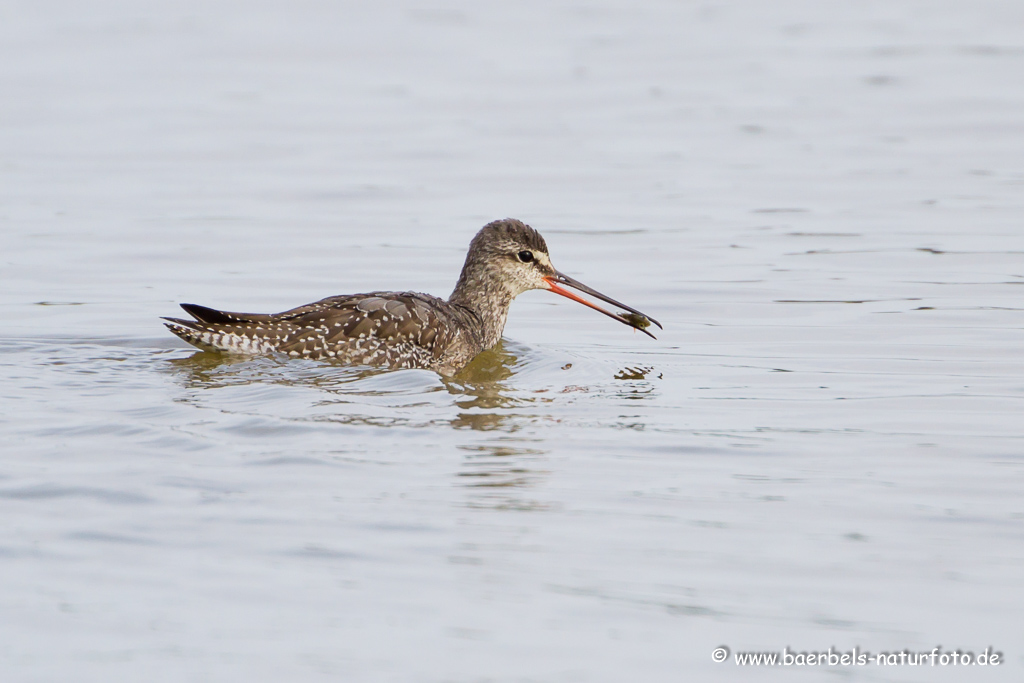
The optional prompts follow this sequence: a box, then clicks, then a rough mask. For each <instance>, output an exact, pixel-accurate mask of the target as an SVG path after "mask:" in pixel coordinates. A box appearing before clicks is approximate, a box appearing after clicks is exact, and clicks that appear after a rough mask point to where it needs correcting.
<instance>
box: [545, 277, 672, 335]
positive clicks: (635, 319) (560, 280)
mask: <svg viewBox="0 0 1024 683" xmlns="http://www.w3.org/2000/svg"><path fill="white" fill-rule="evenodd" d="M544 282H545V283H546V284H547V289H548V291H549V292H554V293H555V294H561V295H562V296H564V297H566V298H569V299H572V300H573V301H578V302H579V303H581V304H583V305H584V306H588V307H590V308H593V309H594V310H595V311H599V312H601V313H604V314H605V315H606V316H608V317H609V318H614V319H615V320H618V321H619V322H620V323H622V324H623V325H629V326H630V327H632V328H633V329H635V330H640V331H641V332H643V333H644V334H646V335H647V336H648V337H650V338H651V339H657V337H655V336H654V335H653V334H651V333H650V332H648V331H647V328H648V327H650V325H651V323H654V324H655V325H657V326H658V327H659V328H661V329H665V328H664V327H661V323H659V322H658V321H657V320H655V319H654V318H652V317H651V316H649V315H647V314H645V313H641V312H640V311H638V310H636V309H635V308H630V307H629V306H627V305H626V304H623V303H620V302H618V301H616V300H615V299H612V298H611V297H608V296H605V295H604V294H602V293H601V292H599V291H597V290H596V289H591V288H590V287H587V286H586V285H585V284H583V283H582V282H580V281H579V280H574V279H572V278H571V277H569V276H568V275H563V274H562V273H559V272H558V271H557V270H556V271H555V274H554V275H549V276H547V277H545V278H544ZM561 285H567V286H569V287H572V288H573V289H577V290H579V291H581V292H583V293H584V294H589V295H590V296H592V297H594V298H597V299H600V300H601V301H604V302H606V303H609V304H611V305H612V306H617V307H619V308H621V309H622V310H624V311H628V312H627V313H612V312H611V311H608V310H605V309H603V308H601V307H600V306H598V305H597V304H595V303H591V302H590V301H587V300H586V299H584V298H583V297H581V296H576V295H575V294H573V293H572V292H570V291H569V290H568V289H565V287H562V286H561Z"/></svg>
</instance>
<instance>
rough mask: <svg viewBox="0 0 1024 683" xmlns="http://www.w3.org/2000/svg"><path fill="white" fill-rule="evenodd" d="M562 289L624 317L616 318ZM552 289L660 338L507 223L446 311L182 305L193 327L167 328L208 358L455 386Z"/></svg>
mask: <svg viewBox="0 0 1024 683" xmlns="http://www.w3.org/2000/svg"><path fill="white" fill-rule="evenodd" d="M563 285H565V286H568V287H572V288H574V289H576V290H578V291H580V292H583V293H585V294H589V295H590V296H592V297H595V298H597V299H600V300H602V301H604V302H607V303H609V304H611V305H613V306H617V307H618V308H620V309H622V310H623V311H624V312H623V313H612V312H611V311H608V310H605V309H604V308H601V307H600V306H598V305H597V304H594V303H592V302H590V301H587V300H586V299H584V298H582V297H580V296H577V295H576V294H574V293H572V292H570V291H569V290H567V289H565V288H564V287H563ZM530 289H546V290H548V291H549V292H554V293H555V294H561V295H562V296H565V297H568V298H570V299H572V300H574V301H578V302H579V303H581V304H584V305H586V306H589V307H590V308H593V309H594V310H597V311H600V312H601V313H604V314H605V315H607V316H609V317H611V318H614V319H615V320H618V321H619V322H621V323H625V324H626V325H629V326H630V327H633V328H635V329H638V330H640V331H641V332H643V333H644V334H646V335H648V336H650V337H652V338H653V337H654V335H653V334H651V333H650V332H648V331H647V329H646V328H647V327H648V326H649V325H650V324H651V323H654V324H655V325H657V326H658V327H661V323H659V322H658V321H657V320H655V319H654V318H651V317H650V316H648V315H645V314H643V313H641V312H640V311H638V310H636V309H634V308H630V307H629V306H626V305H625V304H621V303H619V302H618V301H615V300H614V299H611V298H609V297H607V296H605V295H604V294H601V293H600V292H598V291H595V290H593V289H591V288H590V287H587V286H586V285H584V284H583V283H582V282H578V281H577V280H574V279H572V278H571V277H569V276H568V275H563V274H562V273H560V272H558V271H557V270H555V268H554V266H552V265H551V259H550V258H549V257H548V247H547V244H546V243H545V242H544V238H543V237H541V235H540V233H538V232H537V231H536V230H534V229H533V228H531V227H530V226H528V225H526V224H525V223H523V222H522V221H518V220H515V219H512V218H508V219H505V220H501V221H494V222H493V223H488V224H487V225H485V226H484V227H483V228H481V230H480V232H478V233H477V234H476V237H474V238H473V241H472V242H471V243H470V245H469V253H468V254H467V255H466V263H465V265H464V266H463V267H462V274H461V275H460V276H459V281H458V284H456V285H455V291H453V292H452V295H451V296H450V297H449V298H448V300H447V301H445V300H443V299H438V298H437V297H433V296H429V295H427V294H420V293H418V292H369V293H367V294H348V295H342V296H332V297H328V298H326V299H321V300H320V301H317V302H314V303H311V304H306V305H305V306H299V307H298V308H293V309H291V310H290V311H284V312H283V313H270V314H263V313H227V312H225V311H218V310H215V309H212V308H206V307H205V306H197V305H196V304H181V307H182V308H183V309H185V311H186V312H188V314H189V315H191V316H192V317H193V318H195V320H183V319H180V318H164V320H167V321H168V322H167V323H166V325H167V327H168V328H170V330H171V332H173V333H174V334H176V335H178V336H179V337H181V338H182V339H184V340H185V341H187V342H188V343H190V344H193V345H194V346H197V347H199V348H201V349H204V350H210V351H213V350H215V351H227V352H231V353H241V354H259V353H268V352H278V353H284V354H287V355H289V356H292V357H298V358H312V359H336V360H338V361H340V362H343V363H347V364H351V365H376V366H386V367H391V368H426V369H428V370H434V371H436V372H438V373H440V374H442V375H446V376H450V375H454V374H455V373H457V372H458V371H459V370H461V369H462V368H463V367H465V366H466V364H467V363H469V361H471V360H472V359H473V358H474V357H475V356H476V355H477V354H478V353H480V352H481V351H484V350H485V349H489V348H491V347H492V346H494V345H495V344H497V343H498V341H499V340H500V339H501V333H502V330H504V329H505V320H506V318H507V317H508V309H509V305H510V304H511V303H512V299H514V298H515V297H516V296H518V295H519V294H522V293H523V292H525V291H527V290H530Z"/></svg>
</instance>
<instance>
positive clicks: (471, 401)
mask: <svg viewBox="0 0 1024 683" xmlns="http://www.w3.org/2000/svg"><path fill="white" fill-rule="evenodd" d="M517 351H518V349H515V348H514V345H511V344H498V345H497V346H496V347H494V348H492V349H489V350H487V351H484V352H483V353H481V354H480V355H479V356H477V357H476V358H474V359H473V361H472V362H471V363H470V364H469V365H468V366H467V367H466V368H464V369H463V370H462V371H461V372H460V373H459V374H457V375H456V376H455V377H451V378H446V377H441V376H439V375H436V374H435V373H433V372H429V371H424V370H398V371H395V370H389V369H386V368H373V367H365V366H362V367H359V366H356V367H353V366H349V365H342V364H340V363H339V364H334V363H332V362H331V361H322V360H319V361H298V362H296V360H295V359H289V358H284V357H281V358H278V357H276V356H272V355H267V356H239V355H232V354H223V353H217V352H208V351H198V352H196V353H194V354H192V355H191V356H189V357H187V358H179V359H174V360H170V361H168V363H169V365H170V368H171V371H172V372H173V373H174V374H175V375H177V376H178V378H179V381H181V383H182V384H183V385H184V386H186V387H187V388H189V389H193V390H195V389H217V388H222V387H230V386H241V385H250V384H274V385H280V386H296V387H306V388H312V389H317V390H319V391H321V392H325V393H326V394H328V396H327V397H325V398H324V399H323V400H321V401H318V402H317V404H316V408H317V410H316V411H315V413H316V415H315V416H313V417H311V418H310V419H316V420H317V421H333V422H341V423H346V424H370V425H377V426H382V427H387V426H424V427H426V426H431V425H438V424H448V425H449V426H451V427H454V428H456V429H467V428H468V429H472V430H477V431H494V430H506V431H510V430H514V429H515V422H516V421H521V420H522V419H523V418H526V419H532V418H533V417H535V416H534V415H523V414H522V413H515V412H512V411H513V410H514V409H515V408H516V407H522V406H524V405H528V404H530V403H533V402H535V401H537V400H539V399H537V398H535V397H533V396H531V395H529V394H525V393H524V392H522V391H517V390H515V389H514V388H512V387H510V386H509V385H508V384H507V380H508V379H509V378H511V377H512V376H513V374H514V373H515V367H516V366H517V365H518V364H519V363H520V359H519V355H517V353H516V352H517ZM437 392H447V394H448V395H450V396H451V397H452V401H451V402H449V401H439V400H438V398H439V397H438V396H437ZM380 399H390V400H385V401H384V402H383V403H382V402H381V400H380ZM453 403H454V406H455V408H457V413H456V414H455V415H454V416H452V411H451V408H452V404H453ZM330 406H336V407H337V406H342V407H343V408H344V410H343V411H339V412H337V413H332V414H324V413H323V408H324V407H330ZM361 408H372V413H373V415H367V414H366V412H367V411H365V410H362V409H361ZM388 408H393V409H394V410H391V411H388ZM382 413H390V414H388V415H382ZM439 413H443V415H442V414H439Z"/></svg>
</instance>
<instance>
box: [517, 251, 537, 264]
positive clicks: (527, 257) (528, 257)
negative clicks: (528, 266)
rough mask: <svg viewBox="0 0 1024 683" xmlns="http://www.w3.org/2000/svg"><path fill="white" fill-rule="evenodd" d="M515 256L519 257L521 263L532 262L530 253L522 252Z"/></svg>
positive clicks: (531, 253)
mask: <svg viewBox="0 0 1024 683" xmlns="http://www.w3.org/2000/svg"><path fill="white" fill-rule="evenodd" d="M516 255H517V256H518V257H519V260H520V261H522V262H523V263H529V262H530V261H532V260H533V252H532V251H526V250H523V251H521V252H519V253H518V254H516Z"/></svg>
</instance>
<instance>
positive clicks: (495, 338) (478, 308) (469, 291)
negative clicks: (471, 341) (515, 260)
mask: <svg viewBox="0 0 1024 683" xmlns="http://www.w3.org/2000/svg"><path fill="white" fill-rule="evenodd" d="M512 298H513V297H512V293H511V292H509V291H508V288H507V287H505V285H504V284H503V283H502V281H501V278H500V276H499V275H498V274H497V273H494V272H491V271H490V270H488V269H486V268H473V267H471V264H469V263H467V264H466V267H464V268H463V269H462V274H461V275H460V276H459V281H458V283H457V284H456V285H455V291H453V292H452V295H451V296H450V297H448V303H450V304H452V305H454V306H459V307H462V308H464V309H467V310H468V311H469V312H470V313H471V314H472V315H473V316H474V317H475V318H477V319H479V328H478V329H479V334H480V341H481V343H482V344H483V347H484V348H485V349H489V348H491V347H492V346H494V345H495V344H497V343H498V342H499V341H501V333H502V332H503V331H504V329H505V320H506V319H507V318H508V308H509V306H510V305H511V304H512Z"/></svg>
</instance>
